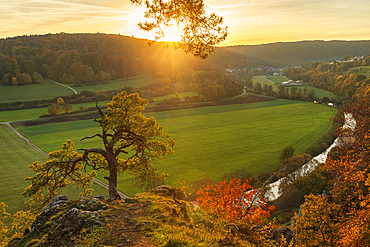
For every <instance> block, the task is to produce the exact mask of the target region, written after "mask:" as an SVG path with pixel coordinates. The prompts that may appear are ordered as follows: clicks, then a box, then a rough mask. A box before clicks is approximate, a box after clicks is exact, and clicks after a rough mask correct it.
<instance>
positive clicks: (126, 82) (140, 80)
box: [69, 74, 155, 92]
mask: <svg viewBox="0 0 370 247" xmlns="http://www.w3.org/2000/svg"><path fill="white" fill-rule="evenodd" d="M154 81H155V78H154V77H153V76H151V75H150V74H141V75H138V76H133V77H127V78H123V79H117V80H111V81H109V83H106V84H101V83H100V84H96V85H91V86H89V85H82V86H80V87H74V86H72V85H69V86H71V87H73V88H74V89H75V90H76V91H77V92H81V91H83V90H85V91H91V92H96V91H98V90H99V91H101V90H103V89H104V90H107V91H108V90H115V89H121V88H124V87H134V88H142V87H144V86H147V85H149V84H151V83H154Z"/></svg>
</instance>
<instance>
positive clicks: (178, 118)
mask: <svg viewBox="0 0 370 247" xmlns="http://www.w3.org/2000/svg"><path fill="white" fill-rule="evenodd" d="M335 113H336V110H335V109H334V108H330V107H326V106H323V105H316V104H312V103H307V102H298V101H289V100H277V101H271V102H263V103H252V104H240V105H225V106H217V107H203V108H196V109H186V110H177V111H165V112H156V113H150V115H151V116H154V117H155V118H156V120H157V121H158V122H159V124H160V125H162V126H164V127H165V129H166V130H167V131H168V133H170V134H171V135H172V137H173V138H174V140H175V141H176V146H175V155H174V156H172V157H169V158H167V159H165V160H160V161H158V164H157V167H158V169H159V171H161V172H166V173H168V174H170V177H169V178H168V179H167V180H166V182H167V183H168V184H170V185H174V186H178V185H179V183H180V182H184V181H186V182H187V183H189V182H191V181H194V180H197V179H202V178H205V177H208V176H209V177H210V178H214V179H222V177H223V175H224V174H225V173H228V172H231V171H233V170H235V169H237V168H240V167H244V168H246V169H247V170H248V171H249V172H250V173H251V174H252V175H256V174H258V173H260V172H262V171H263V170H266V169H271V168H272V167H275V166H277V165H278V164H279V160H278V159H279V158H278V157H279V155H280V153H281V151H282V149H283V148H284V147H286V146H287V145H290V144H292V145H293V146H294V148H295V149H296V153H301V152H302V151H303V150H304V149H305V148H307V147H309V146H310V145H311V144H312V143H314V142H315V141H316V140H317V139H319V138H320V137H321V136H322V135H323V134H325V133H326V132H327V131H328V130H329V128H330V126H331V122H332V118H333V116H334V114H335ZM19 130H20V131H21V132H22V133H23V134H24V135H25V136H26V137H28V138H30V139H31V140H32V141H33V142H34V143H35V144H36V145H38V146H39V147H40V148H41V149H43V150H45V151H52V150H55V149H58V148H59V147H60V145H61V144H62V142H64V141H66V140H67V139H68V138H70V139H72V140H73V141H74V142H75V144H76V147H77V148H82V147H85V148H86V147H97V146H100V145H101V143H100V142H99V140H98V139H91V140H85V141H84V142H83V143H81V142H79V140H80V139H81V138H83V137H85V136H89V135H93V134H95V133H99V129H98V128H97V124H96V123H95V122H93V121H92V120H86V121H78V122H69V123H58V124H50V125H44V126H34V127H22V128H19ZM119 180H120V181H119V189H120V190H122V191H123V192H124V193H128V194H132V193H135V192H137V191H136V190H134V189H132V188H130V186H128V183H127V182H128V181H129V176H128V175H127V174H124V175H122V176H120V178H119Z"/></svg>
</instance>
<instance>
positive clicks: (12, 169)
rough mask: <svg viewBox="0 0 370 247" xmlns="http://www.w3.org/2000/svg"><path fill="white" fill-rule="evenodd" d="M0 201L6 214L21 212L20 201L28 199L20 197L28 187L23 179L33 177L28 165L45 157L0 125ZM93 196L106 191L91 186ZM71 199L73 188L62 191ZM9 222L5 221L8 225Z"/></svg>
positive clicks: (73, 194) (43, 159)
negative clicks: (3, 203) (3, 204)
mask: <svg viewBox="0 0 370 247" xmlns="http://www.w3.org/2000/svg"><path fill="white" fill-rule="evenodd" d="M0 140H1V142H0V160H1V161H0V164H1V165H0V181H1V183H0V201H2V202H5V203H6V204H7V205H8V208H7V209H6V210H7V212H9V213H11V214H12V215H13V214H14V213H15V212H17V211H19V210H22V205H21V203H22V201H27V200H28V198H26V197H23V196H22V192H23V191H24V189H25V188H26V187H27V186H28V185H29V181H25V180H24V178H25V177H30V176H33V175H34V172H32V171H30V170H29V169H28V165H30V164H32V162H34V161H40V162H44V161H46V157H45V156H43V155H42V154H40V153H38V152H36V151H35V150H34V149H33V148H32V147H31V146H30V145H28V144H27V143H26V142H25V141H23V140H22V139H20V138H19V137H18V136H16V135H15V134H14V133H13V132H12V131H11V130H10V129H9V128H8V127H7V126H6V125H0ZM93 188H94V195H98V194H105V195H107V193H106V189H104V188H102V187H101V186H98V185H93ZM63 193H64V194H68V195H69V196H70V197H71V198H78V194H77V191H76V189H75V187H74V186H71V187H70V188H67V189H65V190H63V191H62V194H63ZM10 221H11V220H10V219H8V221H6V222H7V223H9V222H10Z"/></svg>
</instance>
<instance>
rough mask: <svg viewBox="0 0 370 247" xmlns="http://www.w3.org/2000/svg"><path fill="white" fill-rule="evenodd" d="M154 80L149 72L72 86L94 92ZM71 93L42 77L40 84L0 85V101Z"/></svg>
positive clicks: (26, 99) (139, 84)
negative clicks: (102, 82)
mask: <svg viewBox="0 0 370 247" xmlns="http://www.w3.org/2000/svg"><path fill="white" fill-rule="evenodd" d="M154 81H155V78H153V77H152V76H151V75H149V74H142V75H138V76H135V77H128V78H123V79H118V80H112V81H110V82H109V83H106V84H97V85H92V86H86V85H83V86H81V87H75V86H73V85H68V86H70V87H72V88H74V89H75V90H76V91H77V92H81V91H82V90H86V91H92V92H96V91H98V90H103V89H105V90H113V89H121V88H123V87H134V88H141V87H143V86H146V85H148V84H151V83H153V82H154ZM70 94H73V91H72V90H70V89H68V88H66V87H64V86H61V85H58V84H56V83H54V82H52V81H50V80H48V79H44V80H43V81H42V83H41V84H29V85H23V86H3V85H0V102H12V101H30V100H42V99H53V98H55V97H58V96H66V95H70Z"/></svg>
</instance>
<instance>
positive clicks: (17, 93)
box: [0, 79, 73, 102]
mask: <svg viewBox="0 0 370 247" xmlns="http://www.w3.org/2000/svg"><path fill="white" fill-rule="evenodd" d="M72 93H73V92H72V91H71V90H70V89H68V88H66V87H63V86H60V85H58V84H56V83H53V82H51V81H49V80H47V79H44V80H43V81H42V83H41V84H32V85H24V86H0V102H10V101H27V100H41V99H52V98H54V97H58V96H62V95H70V94H72ZM14 99H16V100H14Z"/></svg>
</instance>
